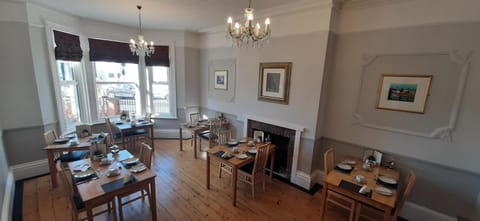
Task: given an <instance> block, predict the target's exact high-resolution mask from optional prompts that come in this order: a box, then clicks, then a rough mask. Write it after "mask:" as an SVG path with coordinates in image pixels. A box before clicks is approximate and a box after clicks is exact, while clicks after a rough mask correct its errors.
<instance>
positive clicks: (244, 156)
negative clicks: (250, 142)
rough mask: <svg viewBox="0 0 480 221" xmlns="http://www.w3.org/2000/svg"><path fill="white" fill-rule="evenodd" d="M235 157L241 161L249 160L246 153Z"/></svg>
mask: <svg viewBox="0 0 480 221" xmlns="http://www.w3.org/2000/svg"><path fill="white" fill-rule="evenodd" d="M235 157H236V158H238V159H240V160H243V159H247V158H248V156H247V154H244V153H242V154H238V155H236V156H235Z"/></svg>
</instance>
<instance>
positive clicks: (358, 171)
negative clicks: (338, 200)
mask: <svg viewBox="0 0 480 221" xmlns="http://www.w3.org/2000/svg"><path fill="white" fill-rule="evenodd" d="M353 161H354V162H356V163H355V165H353V167H354V169H353V170H352V171H351V173H345V172H342V171H339V170H337V169H334V170H332V171H331V172H330V173H329V174H328V175H327V176H326V177H325V178H324V186H323V190H322V201H323V204H322V205H323V207H322V209H321V214H322V220H323V217H324V215H323V214H324V212H325V209H326V203H327V201H326V200H327V191H333V192H336V193H339V194H342V195H344V196H346V197H349V198H351V199H354V200H355V201H356V202H357V203H363V204H365V205H369V206H371V207H374V208H377V209H379V210H381V211H383V212H384V219H383V220H384V221H387V220H390V218H391V215H390V214H391V212H392V209H393V208H394V207H395V203H396V201H397V197H398V193H397V190H396V189H390V190H391V191H392V195H391V196H385V195H382V194H379V193H377V192H375V190H374V188H375V187H376V186H377V185H378V184H377V178H378V177H379V176H386V177H390V178H393V179H395V180H397V181H398V180H399V179H400V174H399V172H398V171H396V170H391V169H388V168H386V167H383V166H377V167H374V168H372V170H371V171H367V170H364V169H362V164H361V163H359V162H361V161H360V160H353ZM357 175H362V176H364V177H365V181H366V183H365V185H367V187H368V188H369V189H371V190H372V193H371V197H368V196H365V195H363V194H360V193H357V192H353V191H351V190H347V189H346V188H342V187H341V186H340V183H341V182H342V181H347V182H350V183H354V184H355V182H356V181H355V176H357ZM358 185H360V186H361V185H362V184H358ZM355 211H356V210H355Z"/></svg>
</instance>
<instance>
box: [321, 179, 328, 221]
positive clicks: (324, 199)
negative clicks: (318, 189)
mask: <svg viewBox="0 0 480 221" xmlns="http://www.w3.org/2000/svg"><path fill="white" fill-rule="evenodd" d="M327 190H328V184H327V183H325V184H324V185H323V189H322V207H321V208H320V214H321V217H320V221H323V220H324V219H325V209H326V208H327Z"/></svg>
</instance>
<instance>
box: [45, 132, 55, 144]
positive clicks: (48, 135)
mask: <svg viewBox="0 0 480 221" xmlns="http://www.w3.org/2000/svg"><path fill="white" fill-rule="evenodd" d="M43 139H44V141H45V145H50V144H53V143H54V142H55V139H57V134H56V133H55V130H54V129H51V130H48V131H47V132H45V133H43Z"/></svg>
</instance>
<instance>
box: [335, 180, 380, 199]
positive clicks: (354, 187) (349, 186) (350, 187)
mask: <svg viewBox="0 0 480 221" xmlns="http://www.w3.org/2000/svg"><path fill="white" fill-rule="evenodd" d="M338 186H339V187H340V188H343V189H346V190H348V191H351V192H354V193H358V194H361V195H364V196H366V197H369V198H371V197H372V190H370V191H369V192H366V193H363V194H362V193H359V192H358V191H359V190H360V189H361V188H362V186H360V185H357V184H354V183H351V182H348V181H345V180H342V181H340V184H339V185H338Z"/></svg>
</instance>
